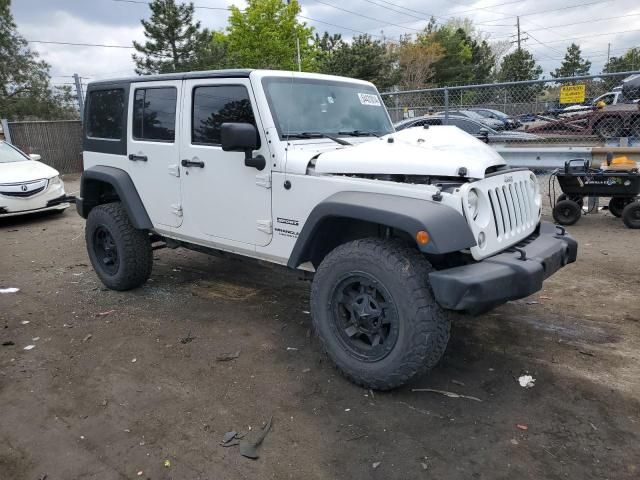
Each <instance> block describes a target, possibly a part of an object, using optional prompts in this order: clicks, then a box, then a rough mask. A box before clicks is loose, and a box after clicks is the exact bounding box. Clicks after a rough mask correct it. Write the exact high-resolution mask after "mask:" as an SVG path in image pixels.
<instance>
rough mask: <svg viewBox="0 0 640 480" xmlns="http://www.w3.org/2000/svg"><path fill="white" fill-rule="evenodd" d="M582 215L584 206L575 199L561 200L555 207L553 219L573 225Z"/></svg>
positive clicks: (562, 223) (563, 223) (561, 223)
mask: <svg viewBox="0 0 640 480" xmlns="http://www.w3.org/2000/svg"><path fill="white" fill-rule="evenodd" d="M581 215H582V207H581V206H580V205H578V204H577V203H576V202H574V201H573V200H561V201H559V202H558V203H556V206H555V207H553V219H554V220H555V221H556V222H558V223H559V224H560V225H573V224H574V223H576V222H577V221H578V220H580V216H581Z"/></svg>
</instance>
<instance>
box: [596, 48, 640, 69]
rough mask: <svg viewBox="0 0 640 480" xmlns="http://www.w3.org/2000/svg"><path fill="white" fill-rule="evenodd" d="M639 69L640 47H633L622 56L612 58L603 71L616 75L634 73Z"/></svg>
mask: <svg viewBox="0 0 640 480" xmlns="http://www.w3.org/2000/svg"><path fill="white" fill-rule="evenodd" d="M638 69H640V47H633V48H630V49H629V50H627V51H626V52H625V54H624V55H622V56H619V57H611V58H610V59H609V61H608V62H607V64H606V65H605V66H604V69H603V70H602V71H603V72H605V73H615V72H632V71H635V70H638Z"/></svg>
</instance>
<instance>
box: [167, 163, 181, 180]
mask: <svg viewBox="0 0 640 480" xmlns="http://www.w3.org/2000/svg"><path fill="white" fill-rule="evenodd" d="M169 175H173V176H174V177H179V176H180V165H178V164H177V163H174V164H172V165H169Z"/></svg>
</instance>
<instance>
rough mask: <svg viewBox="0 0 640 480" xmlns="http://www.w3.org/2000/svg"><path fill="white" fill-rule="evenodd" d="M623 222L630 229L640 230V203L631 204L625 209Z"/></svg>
mask: <svg viewBox="0 0 640 480" xmlns="http://www.w3.org/2000/svg"><path fill="white" fill-rule="evenodd" d="M622 221H623V222H624V224H625V225H626V226H627V227H629V228H640V201H636V202H631V203H629V204H628V205H627V206H626V207H624V210H622Z"/></svg>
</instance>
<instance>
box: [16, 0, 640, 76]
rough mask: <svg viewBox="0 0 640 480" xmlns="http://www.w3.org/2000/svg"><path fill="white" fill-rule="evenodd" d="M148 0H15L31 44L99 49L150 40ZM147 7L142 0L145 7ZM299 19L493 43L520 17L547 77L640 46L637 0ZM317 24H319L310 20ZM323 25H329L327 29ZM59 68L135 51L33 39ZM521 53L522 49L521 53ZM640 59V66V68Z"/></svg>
mask: <svg viewBox="0 0 640 480" xmlns="http://www.w3.org/2000/svg"><path fill="white" fill-rule="evenodd" d="M144 1H146V0H13V2H12V11H13V14H14V17H15V20H16V23H17V25H18V30H19V31H20V33H21V34H22V35H23V36H24V37H25V38H26V39H27V40H29V41H32V42H35V41H45V42H47V41H56V42H71V43H92V44H104V45H120V46H124V47H130V46H131V42H132V41H133V40H138V41H141V40H143V39H144V36H143V29H142V26H141V24H140V19H141V18H148V16H149V7H148V5H146V4H144ZM140 2H142V3H140ZM300 3H301V6H302V12H301V14H300V15H301V17H306V18H301V19H300V20H301V21H305V22H306V23H307V24H308V25H310V26H312V27H314V28H315V29H316V31H317V32H319V33H322V32H324V31H325V30H327V31H329V32H330V33H342V35H343V37H345V38H347V39H349V38H351V37H352V36H353V35H357V34H358V33H360V32H366V33H369V34H371V35H374V36H382V35H384V36H385V37H388V38H392V39H393V38H395V39H397V38H398V37H399V36H400V35H401V34H406V33H416V32H417V31H419V30H421V29H422V28H424V26H426V24H427V23H428V20H429V18H430V17H431V16H432V15H433V16H435V18H436V20H437V22H438V23H444V22H446V21H447V19H449V18H452V17H458V18H461V17H468V18H470V19H472V20H473V22H474V23H475V25H476V26H477V28H478V30H479V31H481V32H483V33H484V34H485V36H486V38H487V40H488V41H489V42H491V41H504V40H515V38H516V37H515V34H516V17H517V16H519V17H520V28H521V32H522V38H528V40H526V41H525V42H524V43H523V46H525V47H526V48H527V49H529V50H530V51H531V52H532V53H533V54H534V56H535V57H536V59H537V61H538V63H539V64H540V66H542V68H543V70H544V75H545V76H546V77H549V72H550V71H552V70H554V69H555V68H556V67H558V66H559V64H560V62H561V60H562V57H563V56H564V53H565V51H566V48H567V46H568V45H570V44H571V43H572V42H574V43H577V44H578V45H579V46H580V47H581V49H582V51H583V54H584V56H585V57H586V58H588V59H589V60H591V62H592V67H591V73H600V72H601V70H602V67H603V65H604V63H605V62H606V59H607V47H608V45H609V44H610V45H611V56H616V55H621V54H623V53H624V52H625V51H626V50H627V49H628V48H631V47H638V46H640V1H638V0H536V1H532V0H480V1H477V0H456V1H452V0H435V1H424V0H339V1H338V0H300ZM194 4H195V5H196V7H209V8H197V9H196V17H197V19H198V20H200V21H201V22H202V26H203V27H207V28H209V29H211V30H221V29H224V28H225V26H226V24H227V17H228V12H227V11H226V10H214V9H212V8H226V7H228V6H229V5H237V6H238V7H240V8H243V7H244V5H245V3H244V2H243V1H240V0H196V1H194ZM310 19H313V20H310ZM321 22H325V23H321ZM30 45H31V47H32V48H33V49H34V50H36V51H37V52H38V53H39V54H40V55H41V57H42V58H43V59H44V60H46V61H47V62H48V63H49V64H50V65H51V75H52V81H53V83H54V84H62V85H63V84H66V83H70V82H72V80H73V79H72V78H71V76H72V75H73V74H74V73H78V74H79V75H80V76H81V77H82V78H83V80H84V81H88V80H94V79H99V78H109V77H119V76H127V75H132V74H134V68H133V62H132V60H131V54H132V53H133V50H131V49H130V48H106V47H88V46H72V45H56V44H47V43H31V44H30ZM513 48H515V45H514V47H513ZM639 63H640V62H639ZM639 68H640V65H639Z"/></svg>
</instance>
